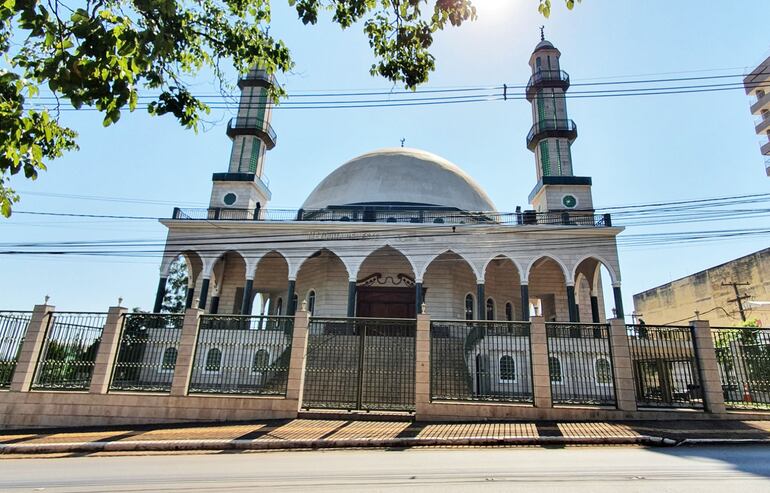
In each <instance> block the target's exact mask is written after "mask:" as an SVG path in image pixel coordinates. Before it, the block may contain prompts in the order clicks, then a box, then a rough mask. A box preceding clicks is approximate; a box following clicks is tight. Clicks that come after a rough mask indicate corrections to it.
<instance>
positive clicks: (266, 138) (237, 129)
mask: <svg viewBox="0 0 770 493" xmlns="http://www.w3.org/2000/svg"><path fill="white" fill-rule="evenodd" d="M237 135H254V136H255V137H258V138H259V139H261V140H262V141H263V142H264V143H265V145H266V146H267V148H268V149H272V148H273V147H275V143H276V141H277V140H278V136H277V135H276V134H275V130H273V127H272V125H270V123H268V122H267V121H265V119H264V118H231V119H230V121H229V122H227V136H228V137H230V138H231V139H232V138H233V137H235V136H237Z"/></svg>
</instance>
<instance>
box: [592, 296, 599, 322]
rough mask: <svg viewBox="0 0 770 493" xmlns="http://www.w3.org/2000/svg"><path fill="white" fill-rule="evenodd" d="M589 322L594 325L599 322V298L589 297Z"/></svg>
mask: <svg viewBox="0 0 770 493" xmlns="http://www.w3.org/2000/svg"><path fill="white" fill-rule="evenodd" d="M591 321H592V322H593V323H595V324H598V323H600V322H601V317H599V297H598V296H594V295H591Z"/></svg>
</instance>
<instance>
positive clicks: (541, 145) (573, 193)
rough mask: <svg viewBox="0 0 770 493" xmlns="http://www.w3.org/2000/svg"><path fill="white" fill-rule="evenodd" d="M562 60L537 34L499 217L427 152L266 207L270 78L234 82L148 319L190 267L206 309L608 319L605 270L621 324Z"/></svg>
mask: <svg viewBox="0 0 770 493" xmlns="http://www.w3.org/2000/svg"><path fill="white" fill-rule="evenodd" d="M560 56H561V53H560V52H559V50H558V49H556V48H555V47H554V45H553V44H551V43H550V42H549V41H547V40H545V39H542V40H541V42H540V43H539V44H538V45H537V46H536V47H535V50H534V52H533V53H532V56H531V58H530V60H529V64H530V66H531V68H532V77H531V79H530V81H529V84H528V85H527V88H526V95H527V99H528V100H529V102H530V103H531V106H532V120H533V125H532V127H531V129H530V130H529V133H528V134H527V136H526V145H527V147H528V148H529V149H530V150H531V151H532V152H533V153H534V156H535V163H536V183H535V186H534V188H533V189H532V192H531V193H530V195H529V203H530V204H531V206H532V207H531V209H527V210H521V209H518V208H517V210H516V211H513V212H501V211H498V210H497V208H496V207H495V205H494V203H493V202H492V200H491V199H490V198H489V196H488V195H487V194H486V193H485V192H484V190H483V188H482V187H481V186H480V185H479V184H478V183H477V182H476V181H474V179H473V178H472V177H471V176H469V175H468V174H467V173H466V172H464V171H463V170H462V169H461V168H460V167H459V166H458V165H456V164H454V163H451V162H449V161H447V160H446V159H444V158H442V157H440V156H438V155H436V154H433V153H431V152H428V151H424V150H418V149H409V148H386V149H379V150H374V151H372V152H369V153H366V154H364V155H361V156H358V157H356V158H353V159H351V160H350V161H348V162H346V163H344V164H342V165H341V166H340V167H339V168H337V169H336V170H334V171H333V172H332V173H331V174H329V175H328V176H327V177H326V178H324V179H323V180H322V181H321V182H320V183H319V184H318V185H317V186H316V187H315V189H314V190H313V191H312V192H311V193H310V195H309V196H308V197H307V199H306V200H305V202H304V203H303V204H302V206H301V208H300V209H298V210H295V211H286V210H273V209H271V208H270V207H269V202H270V199H271V193H270V190H269V188H268V186H267V185H266V184H265V182H264V181H263V173H264V170H265V163H266V152H267V151H268V150H270V149H272V148H273V147H274V146H275V145H276V133H275V131H274V130H273V128H272V126H271V123H270V122H271V107H270V105H269V104H268V100H267V90H268V88H269V87H270V86H271V84H273V83H274V80H273V78H272V76H271V75H268V74H267V73H265V72H264V71H262V70H259V69H253V70H251V71H250V72H249V73H248V74H247V75H246V76H245V77H243V78H242V79H240V80H239V82H238V87H239V88H240V90H241V96H240V102H239V110H238V113H237V116H236V117H235V118H233V119H232V120H231V121H230V122H229V123H228V126H227V135H228V136H229V137H230V138H231V139H232V142H233V144H232V153H231V155H230V161H229V167H228V170H227V172H224V173H215V174H214V175H213V177H212V179H213V187H212V193H211V200H210V204H209V207H208V208H207V209H180V208H177V209H175V210H174V213H173V217H172V218H171V219H167V220H162V221H161V222H162V223H163V224H164V225H165V226H166V227H167V228H168V238H167V241H166V247H165V253H164V257H163V261H162V265H161V278H160V283H159V286H158V291H157V296H156V302H155V311H156V312H158V311H160V308H161V304H162V300H163V296H164V293H165V290H166V282H167V278H168V275H169V270H170V266H171V265H172V263H173V262H174V261H175V259H177V258H178V257H179V256H183V257H184V259H185V260H186V263H187V265H188V271H189V274H190V275H189V283H190V284H189V288H188V291H187V306H188V307H192V306H196V307H198V308H200V309H202V310H204V311H205V312H206V313H210V314H252V313H253V314H269V315H292V314H294V313H295V311H296V310H297V309H298V307H299V306H300V305H301V304H302V302H303V301H306V302H307V308H308V310H309V311H310V312H311V313H312V315H313V316H316V317H371V318H407V319H408V318H412V319H413V318H414V317H415V316H416V314H417V313H418V312H419V311H420V310H421V309H423V308H424V309H425V310H426V312H427V313H429V314H430V315H431V317H432V318H434V319H452V320H520V321H526V320H529V317H530V315H534V314H537V315H542V316H543V317H544V318H545V320H546V321H564V322H567V321H569V322H580V321H582V322H593V323H599V322H605V321H606V318H605V303H610V300H605V299H604V296H603V293H604V290H603V286H602V276H601V275H600V268H601V267H602V266H603V267H604V268H606V272H607V273H608V275H606V277H605V282H606V279H607V278H609V281H610V282H611V283H612V287H613V294H614V296H613V298H614V299H613V300H612V301H611V302H612V303H614V308H613V310H614V313H615V315H616V316H617V317H618V318H622V317H623V306H622V301H621V290H620V287H621V284H620V283H621V277H620V268H619V262H618V252H617V244H616V236H617V235H618V234H619V233H620V232H621V231H622V230H623V229H622V228H619V227H615V226H613V225H612V222H611V218H610V216H609V215H607V214H604V215H597V214H596V213H595V210H594V205H593V199H592V196H591V178H590V177H583V176H575V174H574V167H573V161H572V154H571V146H572V143H573V142H574V141H575V139H576V138H577V127H576V125H575V122H573V121H572V120H570V119H569V117H568V113H567V103H566V99H565V94H566V91H567V90H568V89H569V86H570V80H569V76H568V74H567V73H566V72H564V71H563V70H561V66H560Z"/></svg>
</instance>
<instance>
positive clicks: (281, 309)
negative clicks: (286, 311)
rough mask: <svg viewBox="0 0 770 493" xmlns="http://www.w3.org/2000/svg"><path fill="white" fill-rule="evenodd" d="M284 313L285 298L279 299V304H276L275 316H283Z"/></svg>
mask: <svg viewBox="0 0 770 493" xmlns="http://www.w3.org/2000/svg"><path fill="white" fill-rule="evenodd" d="M281 312H283V298H278V302H277V303H276V304H275V314H276V315H282V313H281Z"/></svg>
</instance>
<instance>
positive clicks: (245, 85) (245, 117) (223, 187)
mask: <svg viewBox="0 0 770 493" xmlns="http://www.w3.org/2000/svg"><path fill="white" fill-rule="evenodd" d="M273 83H274V79H273V76H272V75H269V74H268V73H267V72H265V71H264V70H261V69H259V68H253V69H251V70H250V71H249V73H248V74H246V76H245V77H242V78H241V79H239V80H238V87H239V88H240V90H241V99H240V101H239V103H238V116H236V117H235V118H233V119H231V120H230V121H229V122H228V124H227V135H228V137H230V138H231V139H232V141H233V148H232V151H231V153H230V165H229V167H228V170H227V173H214V176H213V177H212V180H213V181H214V185H213V188H212V191H211V202H210V207H211V208H212V209H248V210H257V211H258V210H259V209H261V208H263V207H264V206H265V204H266V203H267V201H268V200H270V196H271V195H270V190H269V189H268V188H267V185H266V184H265V183H264V181H263V180H262V176H263V172H264V167H265V151H268V150H270V149H272V148H273V147H275V141H276V135H275V131H274V130H273V127H272V126H271V125H270V118H271V116H272V105H271V104H269V100H268V90H269V88H270V87H271V86H272V85H273Z"/></svg>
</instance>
